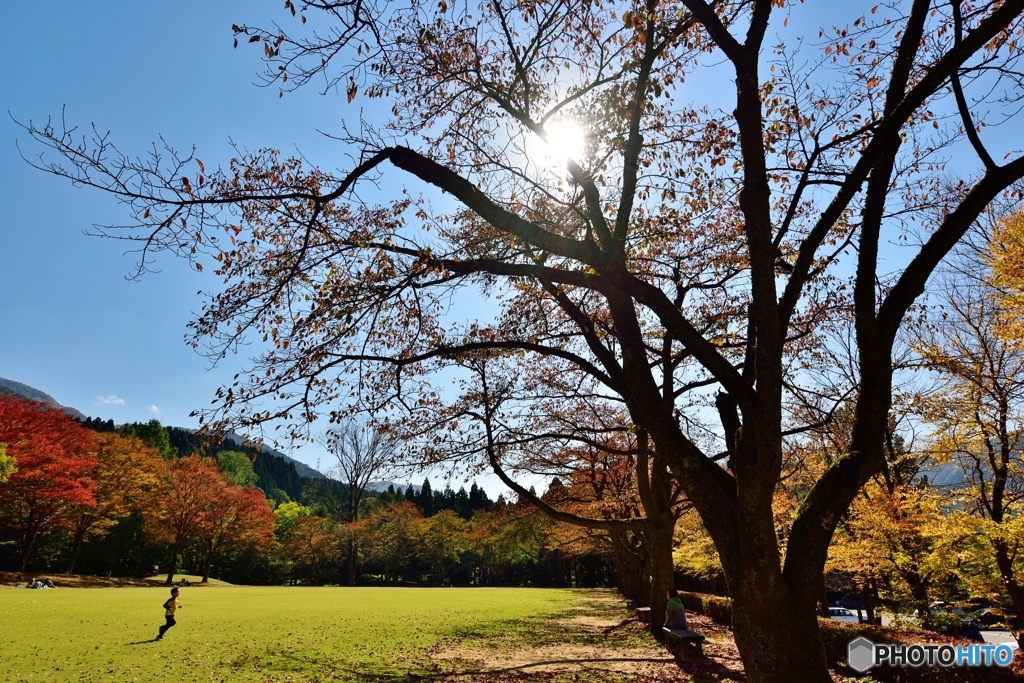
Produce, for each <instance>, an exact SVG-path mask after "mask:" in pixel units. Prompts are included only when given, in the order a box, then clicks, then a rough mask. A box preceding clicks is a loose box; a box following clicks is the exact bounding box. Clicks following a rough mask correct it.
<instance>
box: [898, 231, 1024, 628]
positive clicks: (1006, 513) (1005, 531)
mask: <svg viewBox="0 0 1024 683" xmlns="http://www.w3.org/2000/svg"><path fill="white" fill-rule="evenodd" d="M992 242H993V246H992V252H991V256H990V259H991V261H990V262H991V265H992V271H991V278H988V277H987V276H988V275H989V274H988V273H984V274H980V275H978V276H976V277H970V278H966V279H964V278H961V281H959V282H957V283H954V284H951V285H950V286H948V287H947V288H946V292H945V297H944V300H943V301H942V315H941V317H940V318H939V319H938V320H935V321H933V323H932V325H931V327H930V331H929V332H928V333H926V334H923V335H921V337H920V338H919V340H918V351H919V353H920V355H921V357H922V359H923V360H924V362H925V364H926V366H927V367H929V368H930V369H931V370H933V371H934V372H935V373H936V374H937V376H938V381H939V385H938V387H937V388H936V389H935V390H934V391H932V392H931V393H929V394H928V395H927V396H926V397H925V398H924V401H923V413H924V416H925V418H926V419H928V420H929V422H931V423H932V424H933V425H935V427H936V435H935V440H934V443H933V445H932V451H933V455H934V457H935V458H936V460H937V461H939V462H944V463H953V464H955V465H956V468H957V470H958V472H959V477H958V480H957V481H956V482H955V483H954V485H953V486H952V490H951V493H952V496H953V502H954V503H955V504H956V508H957V509H958V510H959V511H960V513H959V514H958V515H957V516H956V520H958V522H959V524H958V525H957V528H959V529H961V530H962V531H961V535H962V536H963V537H965V538H966V537H968V536H970V535H973V534H979V535H980V537H981V538H984V539H985V540H987V545H988V548H987V550H988V553H987V555H988V558H989V562H994V564H995V567H996V569H997V570H998V575H999V576H1000V577H1001V580H1002V586H1001V590H998V591H997V595H996V597H1002V596H1006V597H1008V598H1009V602H1011V603H1012V605H1013V607H1014V609H1016V610H1017V613H1018V614H1021V613H1024V612H1022V610H1024V578H1022V577H1024V552H1022V551H1024V548H1022V546H1021V538H1022V537H1024V536H1022V531H1024V528H1022V519H1021V516H1022V514H1024V460H1022V454H1021V438H1022V435H1024V345H1022V344H1021V343H1020V340H1019V338H1018V337H1017V336H1016V334H1017V333H1016V332H1014V331H1013V330H1014V329H1015V326H1016V325H1017V324H1018V323H1017V321H1018V320H1019V318H1017V317H1016V316H1015V315H1014V314H1013V311H1014V310H1015V307H1017V306H1018V304H1019V302H1021V301H1024V279H1020V277H1019V276H1020V275H1021V273H1020V272H1019V267H1020V263H1012V262H1011V261H1012V260H1013V259H1018V258H1020V256H1021V255H1024V252H1018V248H1019V247H1020V245H1022V244H1024V220H1021V219H1020V214H1014V215H1013V216H1011V217H1010V218H1008V219H1006V220H1004V221H1001V222H1000V223H999V224H998V225H997V226H996V228H995V229H994V230H993V240H992ZM996 282H998V283H1002V284H1001V286H995V285H994V283H996ZM1007 312H1009V313H1010V315H1009V316H1008V315H1007ZM965 515H970V516H971V517H973V519H971V518H968V517H966V516H965ZM978 573H979V574H980V575H982V576H984V575H985V574H987V573H988V572H987V571H985V570H983V569H979V571H978ZM1019 638H1020V640H1021V642H1022V643H1024V637H1019Z"/></svg>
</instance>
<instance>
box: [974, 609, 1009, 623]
mask: <svg viewBox="0 0 1024 683" xmlns="http://www.w3.org/2000/svg"><path fill="white" fill-rule="evenodd" d="M972 616H973V617H974V619H975V620H976V621H977V622H978V624H979V625H980V626H982V627H983V628H990V627H992V626H1002V627H1004V628H1005V627H1011V628H1013V627H1016V625H1017V613H1016V612H1014V611H1013V610H1012V609H998V608H994V607H989V608H985V609H981V610H978V611H977V612H975V613H974V614H973V615H972Z"/></svg>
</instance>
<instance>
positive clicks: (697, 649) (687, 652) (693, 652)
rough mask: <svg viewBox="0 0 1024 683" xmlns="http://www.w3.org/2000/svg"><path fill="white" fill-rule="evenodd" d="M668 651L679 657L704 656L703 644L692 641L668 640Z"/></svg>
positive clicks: (697, 657) (694, 657) (696, 657)
mask: <svg viewBox="0 0 1024 683" xmlns="http://www.w3.org/2000/svg"><path fill="white" fill-rule="evenodd" d="M668 649H669V652H671V653H672V654H673V655H674V656H676V657H678V658H679V659H700V658H701V657H703V656H704V644H703V643H694V642H690V641H687V642H669V645H668Z"/></svg>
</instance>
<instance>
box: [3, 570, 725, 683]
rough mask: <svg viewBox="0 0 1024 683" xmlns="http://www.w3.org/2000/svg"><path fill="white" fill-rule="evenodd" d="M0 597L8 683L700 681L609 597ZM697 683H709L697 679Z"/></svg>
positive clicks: (284, 593)
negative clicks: (173, 606)
mask: <svg viewBox="0 0 1024 683" xmlns="http://www.w3.org/2000/svg"><path fill="white" fill-rule="evenodd" d="M167 594H168V593H167V590H166V589H165V588H163V587H160V588H116V589H114V588H95V589H94V588H83V589H77V590H69V589H63V590H61V589H56V590H44V591H30V590H24V589H13V590H5V591H0V681H4V682H6V681H11V682H21V681H28V682H31V683H36V682H37V681H90V682H91V681H104V680H106V681H119V682H120V681H264V682H277V681H335V680H342V681H381V682H383V683H398V682H399V681H411V680H422V678H423V677H427V678H431V679H435V680H437V679H440V680H458V681H493V680H520V681H524V680H545V681H548V680H556V681H558V680H566V681H569V680H572V681H588V680H594V681H596V680H601V681H616V680H618V681H638V680H643V681H653V680H690V678H689V676H687V675H685V674H684V673H683V672H682V671H681V670H680V669H679V668H678V667H677V666H676V665H675V664H674V662H673V660H672V658H671V657H670V656H669V655H668V653H667V652H666V651H665V650H664V649H662V648H660V647H658V646H657V644H655V643H653V641H651V640H650V639H649V637H648V636H646V635H645V634H644V633H643V632H642V630H641V628H640V627H639V626H638V625H637V624H636V623H635V620H632V619H630V618H629V614H628V613H627V612H626V610H625V609H624V607H623V606H622V605H623V603H622V602H621V601H619V600H616V599H615V598H614V597H613V594H612V593H610V592H606V591H569V590H541V589H515V588H469V589H459V588H454V589H443V588H437V589H432V588H285V587H241V586H223V587H219V586H212V587H203V588H201V589H189V588H184V589H182V595H181V602H182V605H183V608H182V610H181V611H180V612H179V613H178V625H177V626H176V627H174V628H173V629H171V630H170V631H169V632H168V634H167V636H166V638H165V639H164V640H163V641H160V642H154V641H153V640H152V639H153V637H154V636H155V635H156V633H157V627H158V626H159V625H160V624H161V623H163V610H162V609H161V604H162V603H163V601H164V600H165V599H166V596H167ZM698 680H705V679H703V677H699V678H698Z"/></svg>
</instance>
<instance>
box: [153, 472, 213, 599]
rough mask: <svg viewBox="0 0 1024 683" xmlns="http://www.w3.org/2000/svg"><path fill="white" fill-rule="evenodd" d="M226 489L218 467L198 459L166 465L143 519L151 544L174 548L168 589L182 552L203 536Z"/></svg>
mask: <svg viewBox="0 0 1024 683" xmlns="http://www.w3.org/2000/svg"><path fill="white" fill-rule="evenodd" d="M164 462H166V461H164ZM226 488H227V484H226V483H225V481H224V478H223V477H222V476H221V473H220V470H218V469H217V466H216V464H214V463H213V462H212V461H209V460H205V459H202V458H200V457H198V456H197V455H190V456H188V457H187V458H181V459H179V460H177V461H176V462H173V463H166V464H165V466H164V468H163V471H162V472H160V473H159V481H158V483H157V485H156V486H154V487H153V489H152V491H150V492H149V495H147V496H146V501H145V505H144V506H143V516H144V518H145V522H146V533H147V535H148V536H149V538H150V540H152V541H153V542H155V543H166V544H168V546H169V547H170V551H169V554H168V561H169V565H168V567H169V569H168V571H167V580H166V582H165V583H166V585H168V586H169V585H171V583H173V581H174V574H175V571H176V570H177V566H178V558H179V557H180V556H181V552H182V550H183V549H184V548H185V546H186V544H188V542H189V541H191V540H193V539H194V538H196V537H197V536H199V534H200V533H201V532H202V529H203V525H204V524H205V523H206V522H207V516H208V515H209V514H210V512H211V511H212V510H214V509H216V507H217V505H218V504H219V502H220V501H221V499H222V496H223V495H224V490H225V489H226Z"/></svg>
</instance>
